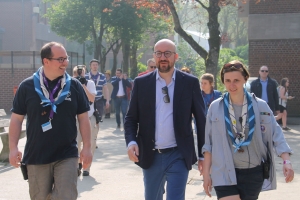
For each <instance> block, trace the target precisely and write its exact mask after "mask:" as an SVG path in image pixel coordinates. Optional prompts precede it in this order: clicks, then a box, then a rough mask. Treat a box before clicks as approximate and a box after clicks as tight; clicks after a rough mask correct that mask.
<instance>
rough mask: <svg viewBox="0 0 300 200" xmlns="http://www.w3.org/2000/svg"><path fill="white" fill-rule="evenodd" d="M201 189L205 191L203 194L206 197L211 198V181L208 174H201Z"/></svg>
mask: <svg viewBox="0 0 300 200" xmlns="http://www.w3.org/2000/svg"><path fill="white" fill-rule="evenodd" d="M203 188H204V191H205V194H207V196H209V197H211V194H210V193H211V189H212V181H211V178H210V175H209V174H203Z"/></svg>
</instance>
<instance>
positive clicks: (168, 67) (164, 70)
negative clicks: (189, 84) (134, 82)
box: [157, 64, 172, 73]
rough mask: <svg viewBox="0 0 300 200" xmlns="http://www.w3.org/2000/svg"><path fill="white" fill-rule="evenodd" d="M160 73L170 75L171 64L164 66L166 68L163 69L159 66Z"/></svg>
mask: <svg viewBox="0 0 300 200" xmlns="http://www.w3.org/2000/svg"><path fill="white" fill-rule="evenodd" d="M157 68H158V71H159V72H160V73H168V72H169V71H171V68H172V67H171V66H170V64H168V66H166V67H165V66H164V67H161V66H160V64H158V67H157Z"/></svg>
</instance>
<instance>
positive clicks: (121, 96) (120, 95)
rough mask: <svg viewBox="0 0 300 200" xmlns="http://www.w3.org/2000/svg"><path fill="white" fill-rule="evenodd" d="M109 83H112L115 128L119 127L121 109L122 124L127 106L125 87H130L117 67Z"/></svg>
mask: <svg viewBox="0 0 300 200" xmlns="http://www.w3.org/2000/svg"><path fill="white" fill-rule="evenodd" d="M111 84H112V85H113V91H112V93H111V98H112V99H113V100H114V106H115V110H116V122H117V128H121V119H120V112H121V111H122V115H123V124H124V118H125V115H126V111H127V107H128V100H127V93H126V88H128V87H129V88H131V83H130V82H129V81H128V80H127V78H126V76H125V77H124V74H123V73H122V69H117V70H116V79H115V80H113V81H112V83H111Z"/></svg>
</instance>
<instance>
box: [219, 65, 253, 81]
mask: <svg viewBox="0 0 300 200" xmlns="http://www.w3.org/2000/svg"><path fill="white" fill-rule="evenodd" d="M234 71H239V72H241V74H242V75H243V77H244V78H245V80H246V81H247V80H248V78H249V77H250V73H249V71H248V70H247V69H246V67H245V66H244V65H243V63H242V62H240V61H238V60H233V61H230V62H229V63H226V64H225V65H224V66H223V67H222V68H221V71H220V76H221V81H222V83H223V84H224V74H225V73H227V72H234Z"/></svg>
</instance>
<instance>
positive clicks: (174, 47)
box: [154, 39, 176, 52]
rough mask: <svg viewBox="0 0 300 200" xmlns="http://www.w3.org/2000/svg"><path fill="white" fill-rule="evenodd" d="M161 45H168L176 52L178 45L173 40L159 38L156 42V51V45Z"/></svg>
mask: <svg viewBox="0 0 300 200" xmlns="http://www.w3.org/2000/svg"><path fill="white" fill-rule="evenodd" d="M161 45H164V46H165V45H167V46H169V47H170V50H172V51H173V52H176V45H175V43H174V42H173V41H172V40H169V39H162V40H159V41H158V42H156V44H155V45H154V51H156V47H157V46H161Z"/></svg>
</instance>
